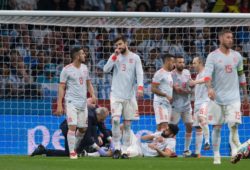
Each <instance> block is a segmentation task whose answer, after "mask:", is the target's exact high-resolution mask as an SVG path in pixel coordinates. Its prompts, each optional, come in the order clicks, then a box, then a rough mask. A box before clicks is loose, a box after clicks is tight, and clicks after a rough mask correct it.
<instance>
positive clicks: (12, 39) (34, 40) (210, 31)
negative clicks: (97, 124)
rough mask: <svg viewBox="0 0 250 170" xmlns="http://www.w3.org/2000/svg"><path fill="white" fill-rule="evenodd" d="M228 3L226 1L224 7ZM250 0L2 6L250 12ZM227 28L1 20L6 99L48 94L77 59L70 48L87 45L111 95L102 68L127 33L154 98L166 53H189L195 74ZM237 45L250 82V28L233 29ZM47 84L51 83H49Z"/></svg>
mask: <svg viewBox="0 0 250 170" xmlns="http://www.w3.org/2000/svg"><path fill="white" fill-rule="evenodd" d="M223 4H224V5H223ZM249 4H250V2H249V1H248V0H242V1H236V0H235V1H234V0H231V1H228V0H224V1H223V0H221V1H220V0H218V1H213V0H210V1H205V0H204V1H203V0H201V1H197V0H192V1H189V0H186V1H185V0H177V1H175V0H154V1H151V0H138V1H135V0H131V1H129V0H99V1H97V0H85V1H84V0H82V1H79V0H9V1H5V0H2V1H1V7H2V9H13V10H73V11H77V10H84V11H86V10H96V11H105V10H106V11H162V12H249V9H250V8H249ZM220 29H221V28H217V27H204V28H200V27H199V28H198V27H197V28H143V29H136V28H94V27H93V28H85V27H64V26H42V25H27V24H1V29H0V98H5V99H7V98H32V99H37V98H43V97H44V96H46V95H47V96H48V95H50V96H51V95H52V96H53V95H56V93H55V94H46V93H45V92H44V89H46V88H47V89H51V87H52V86H53V84H56V83H58V81H59V74H60V71H61V70H62V68H63V66H65V65H67V64H69V63H70V62H71V59H70V55H69V53H70V50H71V48H72V47H74V46H81V47H82V48H83V49H84V51H85V53H86V64H87V65H88V68H89V70H90V72H91V78H92V81H93V84H94V86H95V90H96V92H97V93H98V94H97V96H98V98H99V99H109V94H110V85H111V75H109V74H104V73H103V71H102V69H103V66H104V64H105V63H106V61H107V60H108V58H109V56H110V55H111V54H112V53H113V51H114V49H113V40H114V38H115V37H116V36H117V35H119V34H123V35H125V36H126V38H127V39H128V46H129V48H130V50H131V51H133V52H135V53H137V54H138V55H139V56H140V57H141V59H142V61H143V67H144V73H145V77H144V87H145V94H144V98H145V99H152V94H151V79H152V76H153V74H154V73H155V72H156V70H158V69H159V68H160V67H161V65H162V60H161V56H162V55H164V54H166V53H170V54H172V55H175V56H178V55H181V56H184V58H185V61H186V65H187V68H188V69H190V71H191V72H192V73H193V74H194V76H195V73H194V72H193V71H192V67H191V61H192V59H193V58H194V56H197V55H199V56H202V57H204V58H206V57H207V55H208V53H209V52H211V51H213V50H214V49H216V48H217V47H218V41H217V33H218V32H219V31H220ZM231 29H232V31H233V32H234V34H235V35H234V36H235V37H236V39H235V46H234V49H235V50H237V51H239V52H240V53H241V54H242V56H243V57H244V62H245V73H246V76H247V78H248V80H247V81H248V84H249V74H248V72H249V71H248V70H249V68H250V67H249V57H250V41H249V40H250V39H249V37H250V27H232V28H231ZM44 84H47V85H44Z"/></svg>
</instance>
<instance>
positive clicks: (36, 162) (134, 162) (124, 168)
mask: <svg viewBox="0 0 250 170" xmlns="http://www.w3.org/2000/svg"><path fill="white" fill-rule="evenodd" d="M229 160H230V159H229V158H222V164H221V165H213V159H212V158H200V159H194V158H132V159H129V160H122V159H119V160H113V159H112V158H90V157H84V158H79V159H77V160H70V159H69V158H67V157H64V158H59V157H40V156H37V157H28V156H0V170H151V169H152V170H213V169H218V170H231V169H232V170H247V169H249V168H250V160H242V161H240V162H239V163H238V164H235V165H233V164H231V163H230V162H229Z"/></svg>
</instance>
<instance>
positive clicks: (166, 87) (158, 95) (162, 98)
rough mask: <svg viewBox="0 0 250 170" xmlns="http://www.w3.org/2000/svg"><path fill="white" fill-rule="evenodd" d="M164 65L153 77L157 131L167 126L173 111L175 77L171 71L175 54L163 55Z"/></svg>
mask: <svg viewBox="0 0 250 170" xmlns="http://www.w3.org/2000/svg"><path fill="white" fill-rule="evenodd" d="M162 59H163V66H162V68H161V69H160V70H158V71H157V72H156V73H155V74H154V77H153V81H152V87H151V91H152V93H154V105H153V107H154V112H155V120H156V124H157V131H161V130H162V129H165V128H166V127H167V124H168V121H169V116H170V113H171V109H172V108H171V107H172V106H171V103H172V97H173V79H172V75H171V71H172V69H173V65H174V56H172V55H171V54H166V55H164V56H163V58H162Z"/></svg>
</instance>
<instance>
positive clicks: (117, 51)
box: [111, 49, 121, 61]
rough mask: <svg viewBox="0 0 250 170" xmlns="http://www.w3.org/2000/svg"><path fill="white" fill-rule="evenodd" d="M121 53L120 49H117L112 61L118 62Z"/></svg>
mask: <svg viewBox="0 0 250 170" xmlns="http://www.w3.org/2000/svg"><path fill="white" fill-rule="evenodd" d="M120 53H121V51H120V50H119V49H115V52H114V53H113V54H112V57H111V59H112V61H116V60H117V56H118V55H119V54H120Z"/></svg>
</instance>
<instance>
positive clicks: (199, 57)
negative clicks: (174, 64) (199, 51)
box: [194, 56, 206, 66]
mask: <svg viewBox="0 0 250 170" xmlns="http://www.w3.org/2000/svg"><path fill="white" fill-rule="evenodd" d="M194 58H198V60H199V62H200V63H201V64H202V65H203V66H204V65H205V62H206V61H205V59H204V58H203V57H201V56H195V57H194Z"/></svg>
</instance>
